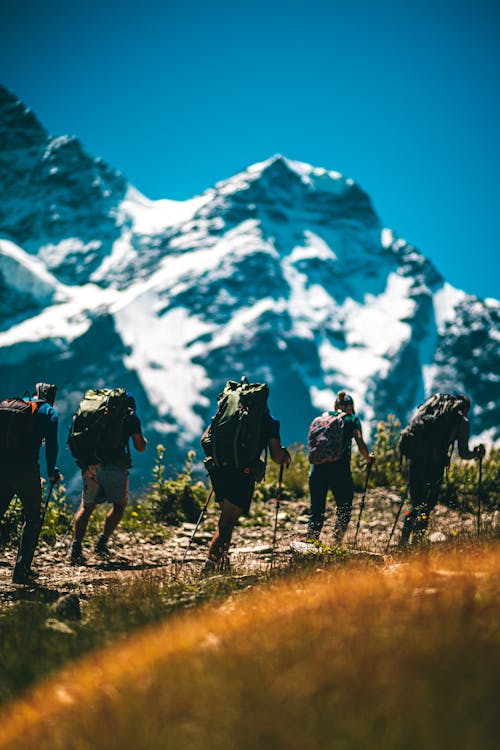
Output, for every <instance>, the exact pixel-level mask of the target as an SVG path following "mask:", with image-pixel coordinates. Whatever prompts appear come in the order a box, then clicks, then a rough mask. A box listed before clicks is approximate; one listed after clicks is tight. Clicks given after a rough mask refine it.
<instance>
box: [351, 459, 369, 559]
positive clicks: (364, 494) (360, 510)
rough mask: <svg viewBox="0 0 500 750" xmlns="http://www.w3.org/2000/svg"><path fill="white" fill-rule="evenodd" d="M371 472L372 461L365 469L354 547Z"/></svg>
mask: <svg viewBox="0 0 500 750" xmlns="http://www.w3.org/2000/svg"><path fill="white" fill-rule="evenodd" d="M371 470H372V461H370V462H369V464H368V466H367V467H366V481H365V488H364V490H363V497H362V498H361V505H360V508H359V516H358V523H357V526H356V533H355V534H354V546H356V540H357V538H358V531H359V525H360V523H361V515H362V513H363V509H364V507H365V497H366V488H367V487H368V480H369V478H370V471H371Z"/></svg>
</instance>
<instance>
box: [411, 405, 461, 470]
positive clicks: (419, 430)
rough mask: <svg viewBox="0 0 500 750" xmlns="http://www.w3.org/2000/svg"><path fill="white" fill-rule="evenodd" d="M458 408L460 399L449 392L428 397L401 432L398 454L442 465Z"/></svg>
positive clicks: (454, 426) (457, 421) (445, 460)
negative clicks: (439, 462) (429, 460)
mask: <svg viewBox="0 0 500 750" xmlns="http://www.w3.org/2000/svg"><path fill="white" fill-rule="evenodd" d="M462 407H463V399H461V398H460V397H458V396H452V395H451V394H449V393H436V394H435V395H434V396H431V397H430V398H428V399H427V401H425V402H424V403H423V404H421V405H420V406H419V407H418V409H417V411H416V413H415V414H414V416H413V417H412V418H411V420H410V422H409V424H408V425H407V427H405V428H404V429H403V430H402V431H401V436H400V439H399V449H400V452H401V454H402V455H403V456H406V457H407V458H428V459H431V460H433V461H442V462H443V465H444V464H446V463H447V456H448V449H449V447H450V444H451V443H452V442H453V441H454V438H455V433H456V428H457V427H458V424H459V421H460V417H461V409H462Z"/></svg>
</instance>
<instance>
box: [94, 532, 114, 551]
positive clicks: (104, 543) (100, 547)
mask: <svg viewBox="0 0 500 750" xmlns="http://www.w3.org/2000/svg"><path fill="white" fill-rule="evenodd" d="M94 552H95V554H96V555H99V557H109V556H110V555H111V551H110V549H109V547H108V540H107V538H106V537H105V536H104V534H101V536H100V537H99V539H98V540H97V542H96V545H95V547H94Z"/></svg>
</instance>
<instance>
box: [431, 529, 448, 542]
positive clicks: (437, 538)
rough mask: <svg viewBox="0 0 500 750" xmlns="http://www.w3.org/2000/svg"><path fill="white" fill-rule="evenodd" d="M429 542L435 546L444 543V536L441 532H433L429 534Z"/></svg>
mask: <svg viewBox="0 0 500 750" xmlns="http://www.w3.org/2000/svg"><path fill="white" fill-rule="evenodd" d="M429 541H430V542H431V543H432V544H436V543H438V542H446V536H445V535H444V534H443V532H442V531H434V532H433V533H432V534H429Z"/></svg>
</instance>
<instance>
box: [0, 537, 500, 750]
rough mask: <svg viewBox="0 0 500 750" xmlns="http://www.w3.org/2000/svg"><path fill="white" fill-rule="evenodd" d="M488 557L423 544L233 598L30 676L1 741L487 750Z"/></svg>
mask: <svg viewBox="0 0 500 750" xmlns="http://www.w3.org/2000/svg"><path fill="white" fill-rule="evenodd" d="M499 563H500V549H499V548H498V545H491V546H490V547H486V548H483V549H478V548H475V549H470V550H468V551H463V550H462V551H459V550H456V551H451V552H450V551H447V552H446V553H439V552H432V553H430V554H428V555H424V554H422V555H420V556H418V555H417V556H414V557H413V558H411V559H409V563H408V564H404V563H403V564H401V565H399V566H392V567H391V566H389V567H384V568H377V569H373V568H369V569H368V568H366V567H352V566H349V567H347V568H345V569H340V570H339V569H338V568H336V569H335V570H331V571H328V570H321V571H318V572H315V571H314V570H313V571H309V572H308V573H306V572H303V573H299V574H297V575H296V576H295V577H294V578H293V579H291V580H289V581H287V582H281V583H276V584H272V585H271V586H270V587H268V588H266V589H264V590H257V591H249V592H245V593H244V594H243V595H241V594H240V595H234V596H233V597H232V598H230V599H229V600H227V601H226V602H225V603H224V604H223V605H222V606H220V605H219V606H218V607H213V606H212V607H209V608H206V609H205V610H202V611H198V612H195V613H192V614H186V615H183V616H180V617H178V618H174V619H173V620H171V621H170V622H168V623H166V624H165V625H162V626H159V627H158V626H157V627H156V628H150V629H148V630H146V631H143V633H141V635H140V636H137V637H132V638H130V639H128V640H127V641H125V642H123V643H120V644H118V645H116V646H114V647H111V648H108V649H107V650H105V651H102V652H100V653H97V654H94V655H92V656H90V657H88V658H87V659H85V660H84V661H82V662H81V663H80V664H77V665H74V666H72V667H70V668H69V669H67V670H65V671H63V672H61V673H59V674H58V675H57V676H56V677H55V678H54V679H52V680H51V681H49V682H47V683H45V684H41V685H40V686H39V687H38V688H37V689H36V690H35V692H34V693H33V694H32V696H31V697H30V698H29V699H27V700H23V701H20V702H18V703H16V704H14V705H12V706H10V709H9V710H8V712H7V714H4V716H3V717H1V718H0V747H1V748H7V747H9V748H10V747H12V748H14V747H19V748H20V747H25V748H28V747H29V748H34V747H37V748H51V750H57V748H64V749H65V750H70V749H72V748H92V749H93V750H94V749H95V750H100V748H107V750H113V748H120V750H124V749H126V748H136V749H137V750H140V749H142V748H144V749H146V748H147V749H148V750H151V748H182V747H186V748H189V750H196V749H197V748H200V750H201V748H204V750H211V748H213V750H216V749H217V750H220V748H223V747H227V748H229V747H231V748H243V749H245V748H261V747H262V748H266V747H272V748H278V749H280V748H283V749H285V748H286V750H294V749H295V748H297V749H298V748H301V750H303V748H315V747H321V748H335V749H336V750H344V749H345V750H347V749H351V748H352V749H353V750H354V748H356V749H359V748H384V750H385V748H387V749H389V750H390V749H391V748H404V749H405V750H413V748H415V750H417V748H425V749H426V750H433V749H434V748H442V747H450V748H454V750H456V749H458V748H471V750H472V748H474V750H476V749H477V748H481V750H488V749H489V748H493V747H494V746H495V747H496V739H497V737H498V729H499V726H498V719H497V718H496V716H497V710H496V709H497V692H496V690H497V677H498V667H499V649H498V646H499V643H498V640H499V631H498V586H499V582H498V570H499ZM495 722H496V724H495ZM494 743H495V744H494Z"/></svg>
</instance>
